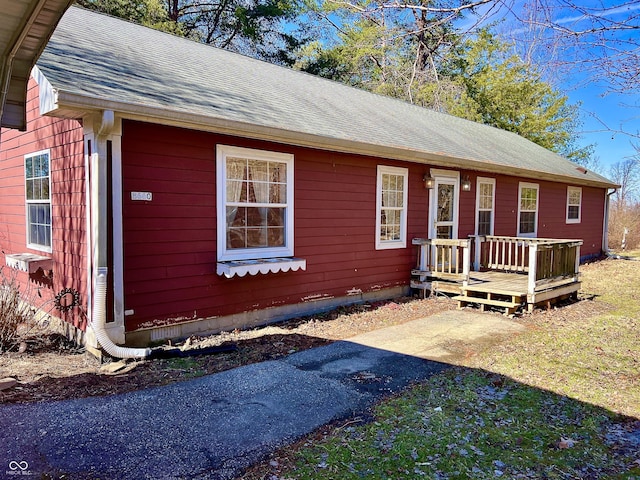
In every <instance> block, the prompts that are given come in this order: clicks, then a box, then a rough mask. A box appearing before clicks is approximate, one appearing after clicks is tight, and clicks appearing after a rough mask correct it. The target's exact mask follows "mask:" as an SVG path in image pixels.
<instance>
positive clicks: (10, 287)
mask: <svg viewBox="0 0 640 480" xmlns="http://www.w3.org/2000/svg"><path fill="white" fill-rule="evenodd" d="M34 317H35V310H34V309H33V307H32V306H31V305H29V302H27V301H24V299H23V298H22V295H20V284H19V282H18V280H17V279H16V278H15V275H12V276H10V277H7V276H6V275H5V272H4V271H3V269H1V268H0V353H2V352H6V351H7V350H9V349H11V348H12V347H14V346H15V345H16V344H17V343H18V339H19V338H20V329H21V327H24V326H26V327H29V326H31V325H32V324H33V323H34Z"/></svg>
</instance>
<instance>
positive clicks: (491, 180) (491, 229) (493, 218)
mask: <svg viewBox="0 0 640 480" xmlns="http://www.w3.org/2000/svg"><path fill="white" fill-rule="evenodd" d="M482 183H488V184H491V185H492V186H493V190H492V192H493V197H492V199H491V225H490V226H489V235H493V232H494V226H495V223H496V179H495V178H489V177H478V178H477V179H476V229H475V234H476V235H478V227H479V225H480V184H482ZM485 210H486V209H485ZM486 211H488V210H486ZM518 225H520V223H518Z"/></svg>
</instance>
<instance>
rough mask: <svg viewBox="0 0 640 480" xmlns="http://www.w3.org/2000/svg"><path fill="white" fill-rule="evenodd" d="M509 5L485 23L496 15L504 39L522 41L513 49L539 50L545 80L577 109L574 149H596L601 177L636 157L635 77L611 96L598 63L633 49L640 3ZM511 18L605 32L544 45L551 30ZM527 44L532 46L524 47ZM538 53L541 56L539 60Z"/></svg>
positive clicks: (552, 0)
mask: <svg viewBox="0 0 640 480" xmlns="http://www.w3.org/2000/svg"><path fill="white" fill-rule="evenodd" d="M508 3H509V2H508V0H507V1H505V2H504V3H503V4H502V5H503V7H502V8H499V9H498V10H497V12H496V14H495V15H493V16H492V17H490V18H489V19H488V21H495V20H497V19H499V18H500V17H502V18H503V19H504V20H505V23H503V24H502V25H501V27H502V28H501V29H502V32H503V33H506V37H510V38H508V40H510V41H515V42H516V44H517V43H518V41H519V40H520V41H524V42H525V43H524V44H521V45H525V46H524V47H521V48H516V50H517V51H518V50H519V51H524V50H526V49H527V48H529V47H530V46H531V45H534V50H535V51H537V52H538V62H540V64H542V65H543V67H547V73H549V74H550V75H552V76H554V77H555V78H552V79H549V80H550V81H551V83H552V85H554V86H555V87H556V88H557V89H558V90H560V91H561V92H562V93H564V94H566V95H568V96H569V101H570V103H572V104H580V105H581V106H580V119H579V120H580V121H581V122H582V125H581V127H580V129H579V132H580V133H581V135H582V138H581V141H580V142H579V146H587V145H591V144H593V145H595V149H594V157H596V158H597V160H598V162H599V168H598V169H597V170H599V173H601V174H604V175H605V176H606V175H607V173H608V170H609V168H610V166H611V165H612V164H614V163H616V162H619V161H622V160H624V159H625V158H628V157H631V156H634V155H637V152H636V150H635V149H634V148H633V146H632V144H631V143H632V142H633V143H635V144H636V145H638V146H640V79H639V80H638V83H637V84H636V86H635V88H634V92H633V93H624V94H622V93H613V92H612V90H613V89H612V88H610V87H611V84H610V83H608V81H607V76H606V75H604V74H603V72H604V71H605V68H606V65H603V64H602V63H601V62H599V61H598V60H597V59H598V58H602V57H604V56H606V55H616V54H617V53H618V52H619V51H620V49H622V51H624V50H625V49H627V50H633V49H637V48H638V45H639V44H640V1H639V0H572V1H567V0H563V1H558V0H546V1H545V0H541V1H538V2H534V3H529V5H535V6H536V7H535V9H532V10H530V11H529V12H525V11H524V7H522V5H524V4H521V3H520V2H518V1H515V2H514V3H513V4H511V7H512V8H511V9H507V8H505V7H504V5H505V4H508ZM573 5H575V7H574V6H573ZM580 9H581V10H580ZM532 12H533V13H532ZM515 16H517V17H520V18H523V17H527V18H533V19H534V21H536V20H537V21H538V22H540V24H544V22H545V21H546V20H547V19H548V18H550V19H551V20H552V21H553V22H554V23H555V24H556V25H558V26H560V27H561V28H567V29H568V30H571V31H578V32H580V31H585V30H589V29H592V28H595V29H598V28H600V27H603V26H604V27H605V28H607V29H609V30H608V31H607V32H606V33H603V34H602V36H597V35H593V36H591V35H581V36H578V37H569V38H571V39H573V40H575V41H576V43H574V44H562V43H561V44H557V43H554V42H553V41H552V42H549V43H546V44H545V41H544V39H548V38H551V37H552V36H553V31H552V30H550V29H548V28H544V27H541V26H535V25H534V26H531V25H529V26H527V24H525V23H522V22H520V21H519V20H514V17H515ZM620 24H623V25H633V26H635V28H636V29H635V30H624V29H622V30H615V28H617V27H618V26H619V25H620ZM611 27H614V29H611ZM603 39H604V40H603ZM528 41H532V43H530V44H528V43H527V42H528ZM627 41H628V43H625V42H627ZM536 44H537V46H536ZM603 44H604V45H605V47H603V46H602V45H603ZM558 45H561V46H558ZM599 45H600V46H599ZM636 51H637V50H636ZM539 52H543V53H542V55H541V56H540V55H539ZM547 52H551V53H550V54H548V53H547ZM545 55H549V57H547V56H545ZM534 56H536V54H534ZM549 66H551V67H550V68H549ZM613 68H614V69H615V68H616V67H615V66H614V67H613Z"/></svg>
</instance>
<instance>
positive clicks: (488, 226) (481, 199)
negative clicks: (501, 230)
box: [476, 177, 496, 235]
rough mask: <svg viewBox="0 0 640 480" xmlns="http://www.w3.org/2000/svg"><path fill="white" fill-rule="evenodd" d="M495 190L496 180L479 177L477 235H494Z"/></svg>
mask: <svg viewBox="0 0 640 480" xmlns="http://www.w3.org/2000/svg"><path fill="white" fill-rule="evenodd" d="M495 190H496V181H495V179H493V178H484V177H478V188H477V189H476V205H477V220H476V235H493V217H494V211H495V206H494V196H495Z"/></svg>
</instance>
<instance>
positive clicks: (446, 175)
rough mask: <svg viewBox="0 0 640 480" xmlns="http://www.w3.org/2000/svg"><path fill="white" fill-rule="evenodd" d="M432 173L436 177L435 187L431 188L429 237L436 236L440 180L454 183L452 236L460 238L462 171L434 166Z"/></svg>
mask: <svg viewBox="0 0 640 480" xmlns="http://www.w3.org/2000/svg"><path fill="white" fill-rule="evenodd" d="M430 175H431V176H432V177H433V178H434V179H435V185H434V188H432V189H431V190H429V238H436V237H437V233H436V230H435V218H436V208H437V198H436V192H437V190H438V183H439V182H440V181H443V182H446V183H452V184H453V228H452V238H458V223H459V221H460V215H459V213H460V212H459V205H460V172H459V171H456V170H442V169H439V168H432V169H431V171H430Z"/></svg>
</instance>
